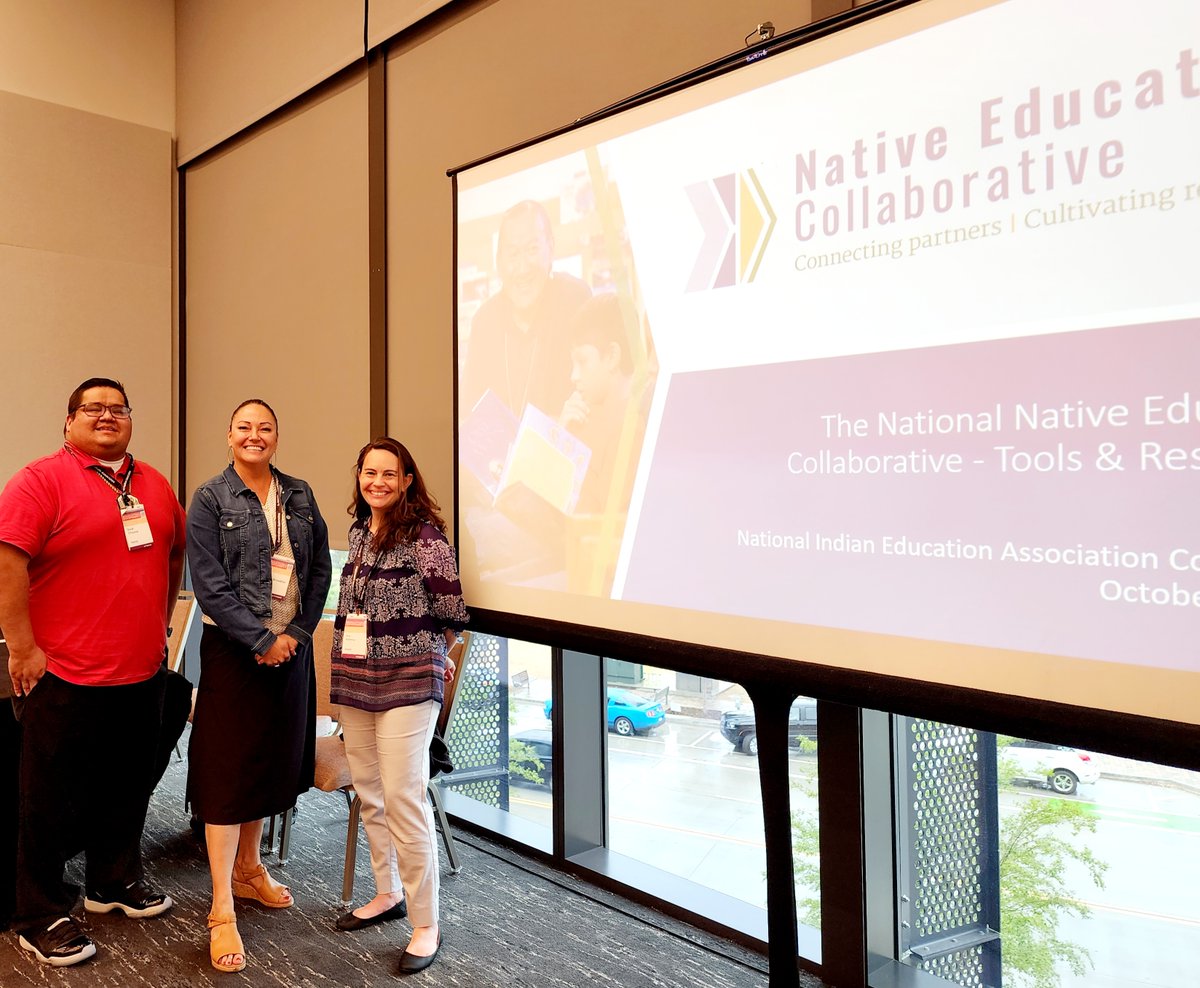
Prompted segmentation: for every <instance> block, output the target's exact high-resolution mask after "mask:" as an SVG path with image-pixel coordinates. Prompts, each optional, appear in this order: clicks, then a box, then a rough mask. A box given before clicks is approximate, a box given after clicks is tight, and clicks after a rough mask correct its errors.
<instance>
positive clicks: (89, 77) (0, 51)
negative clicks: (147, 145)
mask: <svg viewBox="0 0 1200 988" xmlns="http://www.w3.org/2000/svg"><path fill="white" fill-rule="evenodd" d="M0 90H7V91H8V92H12V93H20V94H21V95H24V96H32V97H34V98H36V99H42V100H47V101H49V102H51V103H61V104H62V105H63V106H70V107H75V108H76V109H79V110H87V111H89V112H91V113H99V114H102V115H103V116H106V117H114V118H116V119H118V120H128V121H131V122H133V123H138V124H142V125H144V126H147V127H154V128H156V129H157V130H165V131H167V132H168V133H171V134H173V133H174V132H175V4H174V0H0Z"/></svg>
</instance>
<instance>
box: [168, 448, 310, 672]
mask: <svg viewBox="0 0 1200 988" xmlns="http://www.w3.org/2000/svg"><path fill="white" fill-rule="evenodd" d="M271 473H272V475H273V476H275V477H276V478H278V480H279V490H280V497H281V499H282V502H283V512H284V515H285V516H286V518H287V530H288V537H289V538H290V539H291V540H292V553H293V554H294V555H295V557H296V581H297V584H298V585H299V587H300V607H299V610H297V612H296V617H295V618H294V619H293V620H292V623H291V624H289V625H288V628H287V633H288V634H289V635H291V636H292V637H293V638H295V639H296V641H298V642H300V643H301V644H306V643H309V642H311V641H312V634H313V629H314V628H316V626H317V622H318V621H319V620H320V619H321V612H322V610H323V608H324V605H325V596H326V594H327V593H328V592H329V581H330V577H331V575H332V564H331V562H330V559H329V530H328V529H327V528H326V527H325V520H324V519H323V518H322V517H321V512H320V511H318V510H317V502H316V499H315V498H314V497H313V493H312V488H310V487H309V486H308V484H306V483H305V482H304V481H303V480H298V479H297V478H295V477H289V476H288V475H287V474H285V473H280V472H279V471H278V470H276V469H275V468H274V467H272V468H271ZM272 552H273V548H272V545H271V534H270V532H269V530H268V529H267V520H266V518H265V517H264V516H263V512H262V507H261V505H260V504H259V500H258V497H257V495H256V494H255V493H254V491H252V490H251V489H250V488H249V487H247V486H246V484H245V483H244V482H243V481H242V478H241V477H239V476H238V475H237V472H236V471H235V470H234V469H233V467H232V466H228V467H226V468H225V471H224V472H223V473H221V474H220V475H218V476H216V477H213V479H212V480H210V481H208V482H206V483H204V484H202V485H201V486H200V487H198V488H197V489H196V493H195V494H194V495H193V496H192V505H191V508H190V509H189V511H188V516H187V554H188V564H189V565H190V567H191V574H192V589H193V590H195V592H196V600H197V601H198V602H199V604H200V609H201V610H202V611H203V612H204V613H205V614H206V615H207V616H208V617H210V618H211V619H212V620H213V622H214V623H215V624H216V625H217V627H218V628H220V629H221V630H222V631H224V632H225V633H226V634H227V635H229V637H230V638H232V639H233V640H234V641H236V642H239V643H240V644H242V645H245V646H246V647H247V648H249V649H250V650H251V651H253V652H254V653H255V654H256V655H262V654H264V653H265V652H266V651H267V650H268V649H270V647H271V646H272V645H273V644H275V639H276V637H277V636H276V635H275V634H274V633H273V632H271V631H270V630H268V628H267V626H266V622H267V619H268V618H270V616H271V554H272Z"/></svg>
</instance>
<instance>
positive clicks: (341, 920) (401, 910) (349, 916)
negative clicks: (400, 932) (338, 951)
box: [333, 899, 408, 932]
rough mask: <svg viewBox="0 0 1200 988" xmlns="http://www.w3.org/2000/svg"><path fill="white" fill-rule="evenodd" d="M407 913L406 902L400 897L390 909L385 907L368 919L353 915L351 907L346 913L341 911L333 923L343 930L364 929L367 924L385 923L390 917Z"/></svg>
mask: <svg viewBox="0 0 1200 988" xmlns="http://www.w3.org/2000/svg"><path fill="white" fill-rule="evenodd" d="M407 915H408V903H406V902H405V901H404V900H403V899H401V900H400V901H399V902H397V903H396V904H395V905H394V906H392V908H391V909H385V910H384V911H383V912H381V913H380V914H379V915H378V916H372V917H371V918H370V919H363V918H362V917H361V916H355V915H354V910H353V909H351V910H350V911H349V912H348V913H342V915H340V916H339V917H338V918H337V922H335V923H334V924H333V925H334V926H335V927H337V928H338V929H339V930H342V931H344V932H350V931H351V930H365V929H366V928H367V927H368V926H374V925H375V924H376V923H386V922H387V921H388V920H390V919H403V918H404V917H405V916H407Z"/></svg>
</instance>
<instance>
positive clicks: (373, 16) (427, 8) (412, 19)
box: [367, 0, 450, 48]
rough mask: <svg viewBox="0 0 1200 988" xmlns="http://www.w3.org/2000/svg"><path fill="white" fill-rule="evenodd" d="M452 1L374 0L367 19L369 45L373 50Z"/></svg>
mask: <svg viewBox="0 0 1200 988" xmlns="http://www.w3.org/2000/svg"><path fill="white" fill-rule="evenodd" d="M449 2H450V0H374V2H373V3H372V4H371V5H370V10H369V11H368V19H367V44H368V45H370V46H371V47H372V48H373V47H375V45H377V44H379V43H380V42H381V41H386V40H387V39H388V38H390V37H392V35H394V34H399V33H400V32H401V31H403V30H404V29H405V28H406V27H410V26H411V25H413V24H415V23H417V21H419V20H421V18H423V17H428V16H429V15H430V14H432V13H433V12H434V11H435V10H438V9H439V8H441V7H445V6H446V4H448V3H449Z"/></svg>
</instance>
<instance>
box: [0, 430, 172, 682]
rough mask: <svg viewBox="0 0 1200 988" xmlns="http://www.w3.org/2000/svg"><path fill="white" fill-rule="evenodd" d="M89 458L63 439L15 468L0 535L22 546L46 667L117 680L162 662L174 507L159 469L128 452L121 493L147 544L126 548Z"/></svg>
mask: <svg viewBox="0 0 1200 988" xmlns="http://www.w3.org/2000/svg"><path fill="white" fill-rule="evenodd" d="M97 463H98V461H97V460H95V459H94V458H93V457H91V456H88V455H87V454H86V453H82V452H80V451H79V450H77V449H74V448H69V447H67V446H64V447H63V448H62V449H61V450H59V451H58V452H57V453H54V454H53V455H51V456H46V457H43V458H42V459H40V460H34V462H32V463H30V464H29V465H28V466H27V467H24V468H23V469H21V470H20V471H18V472H17V473H16V474H15V475H14V476H13V478H12V479H11V480H10V481H9V482H8V484H7V485H6V486H5V488H4V492H3V493H0V542H7V543H8V544H9V545H12V546H15V547H16V548H18V549H20V550H21V551H22V552H25V553H26V554H27V555H28V556H29V617H30V621H31V623H32V625H33V637H34V640H35V641H36V642H37V644H38V646H39V647H40V648H41V649H42V651H44V652H45V653H46V660H47V669H48V670H49V671H50V672H52V673H54V675H56V676H58V677H59V678H60V679H65V680H67V681H68V682H71V683H77V684H79V685H82V686H118V685H121V684H123V683H139V682H142V681H143V680H146V679H149V678H150V677H151V676H152V675H154V673H155V671H156V670H157V669H158V666H159V665H160V664H161V663H162V658H163V646H164V645H165V644H166V640H167V616H166V605H167V589H168V584H169V580H170V556H171V552H172V549H174V548H175V547H176V546H182V544H183V540H184V515H183V508H182V507H180V504H179V500H178V498H176V497H175V492H174V491H172V490H171V485H170V484H169V483H168V482H167V479H166V478H165V477H164V476H163V475H162V474H160V473H159V472H158V471H157V470H155V469H153V468H152V467H149V466H147V465H146V464H144V463H141V462H136V463H135V464H134V467H133V480H132V482H131V484H130V493H131V494H133V495H134V496H135V497H136V498H137V499H138V500H139V501H140V502H141V503H142V505H143V507H145V509H146V518H147V521H148V522H149V524H150V531H151V533H152V534H153V536H154V544H153V545H150V546H147V547H145V548H141V549H134V550H130V549H129V548H127V547H126V543H125V533H124V528H123V526H122V524H121V514H120V509H119V508H118V506H117V499H116V498H117V496H116V493H115V492H114V491H113V490H112V488H110V487H109V486H108V484H106V483H105V482H104V481H103V480H102V479H101V478H100V477H98V476H97V475H96V471H95V470H94V469H89V467H91V466H92V465H94V464H97ZM125 463H126V466H125V468H124V470H127V469H128V463H129V458H128V457H126V461H125ZM102 469H103V468H102ZM124 470H122V472H121V474H120V477H119V478H118V479H123V478H124Z"/></svg>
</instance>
